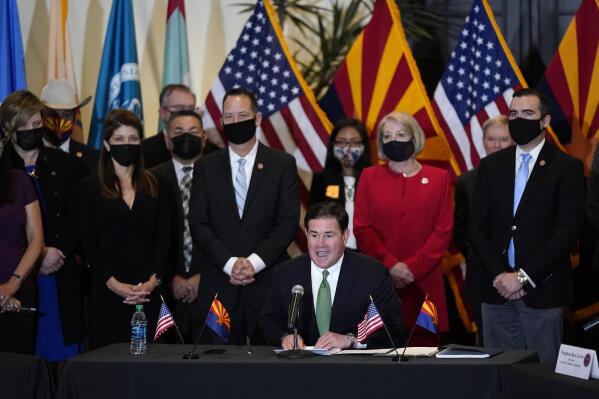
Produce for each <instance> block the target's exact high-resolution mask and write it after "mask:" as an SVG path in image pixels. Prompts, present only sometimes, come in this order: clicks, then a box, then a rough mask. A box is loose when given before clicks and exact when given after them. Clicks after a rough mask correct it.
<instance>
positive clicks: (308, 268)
mask: <svg viewBox="0 0 599 399" xmlns="http://www.w3.org/2000/svg"><path fill="white" fill-rule="evenodd" d="M304 226H305V227H306V231H307V233H306V234H307V236H308V250H309V255H303V256H300V257H297V258H295V259H293V260H291V261H289V262H287V263H285V264H283V265H281V266H279V267H278V268H277V270H275V273H274V279H273V283H272V287H271V291H270V296H269V300H268V303H267V305H266V307H265V309H264V312H263V313H262V317H261V319H260V327H261V330H262V333H263V334H264V335H265V336H266V341H267V343H268V344H269V345H276V346H279V345H280V346H282V347H283V348H284V349H292V348H293V336H292V335H290V334H289V333H290V332H289V331H287V328H286V326H287V312H288V308H289V303H290V300H291V289H292V287H293V286H295V285H298V284H299V285H301V286H302V287H303V288H304V295H303V297H302V305H301V312H300V316H299V317H298V321H297V329H298V334H299V335H300V337H299V338H298V344H299V346H300V347H303V346H304V344H306V345H315V346H316V347H319V348H325V349H330V348H340V349H345V348H354V347H356V334H357V329H358V324H359V323H360V322H361V321H362V320H363V318H364V315H365V314H366V311H367V309H368V306H369V304H370V296H372V298H373V300H374V303H375V305H376V307H377V308H378V311H379V313H380V315H381V317H382V319H383V321H384V322H385V323H386V325H387V328H388V329H389V332H390V334H391V336H392V337H393V341H394V343H395V344H396V345H403V343H404V334H403V329H404V326H403V319H402V317H401V305H400V301H399V297H398V296H397V294H395V291H394V289H393V286H392V284H391V280H390V278H389V272H388V271H387V268H385V267H384V266H383V265H381V264H379V263H378V262H377V261H375V260H374V259H372V258H370V257H367V256H364V255H360V254H358V253H356V252H353V251H350V250H345V244H346V242H347V239H348V236H349V231H348V229H347V226H348V216H347V212H346V211H345V209H344V208H343V207H342V206H341V205H339V204H337V203H334V202H320V203H317V204H315V205H313V206H312V207H311V208H310V209H309V210H308V212H307V213H306V216H305V218H304ZM365 344H366V345H367V346H368V347H390V346H391V342H389V339H388V337H387V334H386V332H385V329H384V328H380V329H378V330H377V331H375V332H373V333H372V334H371V335H370V336H369V337H368V338H367V340H366V341H365Z"/></svg>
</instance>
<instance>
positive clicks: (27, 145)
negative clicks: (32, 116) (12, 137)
mask: <svg viewBox="0 0 599 399" xmlns="http://www.w3.org/2000/svg"><path fill="white" fill-rule="evenodd" d="M42 137H44V128H43V127H37V128H35V129H29V130H17V145H18V146H19V147H21V148H22V149H24V150H25V151H31V150H35V149H36V148H40V147H41V146H42V145H43V144H44V142H43V141H42Z"/></svg>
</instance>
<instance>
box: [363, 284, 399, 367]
mask: <svg viewBox="0 0 599 399" xmlns="http://www.w3.org/2000/svg"><path fill="white" fill-rule="evenodd" d="M368 297H369V298H370V302H372V303H374V299H373V298H372V295H370V294H368ZM374 306H376V303H374ZM376 308H377V309H378V306H377V307H376ZM379 315H380V313H379ZM381 322H382V323H383V327H385V331H386V332H387V336H388V337H389V341H391V345H392V346H393V349H395V356H393V359H392V360H393V361H394V362H396V361H398V360H399V358H400V356H399V352H398V351H397V346H395V342H393V337H392V336H391V333H390V332H389V329H388V328H387V324H386V323H385V320H383V316H382V315H381ZM387 353H389V352H387Z"/></svg>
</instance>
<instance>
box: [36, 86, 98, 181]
mask: <svg viewBox="0 0 599 399" xmlns="http://www.w3.org/2000/svg"><path fill="white" fill-rule="evenodd" d="M40 98H41V100H42V102H43V103H44V105H45V106H46V110H45V112H43V118H44V127H45V130H46V131H45V134H44V143H45V144H46V145H47V146H50V147H55V148H59V149H61V150H63V151H64V152H66V153H69V154H71V155H73V156H74V157H76V158H78V159H80V160H81V161H83V163H84V164H85V166H86V168H87V172H88V173H95V172H96V169H97V168H98V157H99V152H98V150H96V149H95V148H92V147H88V146H87V145H85V144H83V143H81V142H79V141H76V140H75V139H73V138H72V137H71V134H72V133H73V129H74V127H75V123H76V118H77V111H78V110H79V108H81V107H84V106H85V105H87V103H89V102H90V101H91V99H92V97H91V96H87V97H85V98H84V99H83V100H82V101H80V102H77V96H76V94H75V91H74V90H73V88H72V87H71V85H70V84H69V82H67V81H66V80H64V79H52V80H50V81H48V84H47V85H46V86H44V88H43V89H42V94H41V97H40Z"/></svg>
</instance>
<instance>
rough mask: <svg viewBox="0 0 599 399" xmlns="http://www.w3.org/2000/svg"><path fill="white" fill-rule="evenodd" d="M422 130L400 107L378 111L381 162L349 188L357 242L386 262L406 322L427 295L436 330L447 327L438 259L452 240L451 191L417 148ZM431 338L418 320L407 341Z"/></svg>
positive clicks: (443, 173) (415, 314) (418, 342)
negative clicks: (383, 113) (435, 314)
mask: <svg viewBox="0 0 599 399" xmlns="http://www.w3.org/2000/svg"><path fill="white" fill-rule="evenodd" d="M424 141H425V136H424V132H423V131H422V129H421V128H420V126H419V125H418V122H416V120H415V119H414V118H413V117H412V116H410V115H408V114H406V113H403V112H393V113H391V114H389V115H387V116H385V117H384V118H383V119H382V120H381V122H380V123H379V126H378V128H377V145H378V150H379V156H380V157H381V158H382V159H385V160H386V161H387V162H385V163H384V164H381V165H377V166H372V167H370V168H366V169H364V171H363V172H362V177H361V179H360V185H359V186H358V191H357V195H356V204H355V213H354V234H355V235H356V238H357V241H358V249H359V250H360V251H361V252H363V253H364V254H366V255H370V256H372V257H374V258H376V259H378V260H379V261H381V262H382V263H384V264H385V266H387V268H389V272H390V274H391V277H392V279H393V283H394V285H395V288H396V290H397V293H398V295H399V296H400V297H401V300H402V309H403V317H404V321H405V324H406V330H407V331H409V329H411V328H412V326H413V325H414V324H415V322H416V318H417V317H418V314H419V312H420V308H421V306H422V302H423V300H424V298H425V296H426V295H428V299H429V300H431V301H432V302H433V303H434V304H435V305H436V307H437V311H438V319H439V320H438V321H439V330H440V331H447V330H448V328H449V326H448V321H447V306H446V300H445V289H444V286H443V272H442V270H441V265H440V261H441V258H442V256H443V254H444V253H445V251H446V250H447V247H448V245H449V243H450V241H451V234H452V228H453V197H452V190H451V179H450V176H449V173H448V172H447V171H445V170H443V169H439V168H435V167H432V166H428V165H423V164H421V163H419V162H418V161H417V160H416V156H417V155H418V154H419V153H420V152H421V151H422V149H423V147H424ZM436 343H437V338H436V337H435V336H434V335H432V334H430V333H427V332H426V331H425V330H422V329H420V327H417V329H416V331H415V332H414V337H413V340H412V341H411V344H412V345H427V344H429V345H435V344H436Z"/></svg>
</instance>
